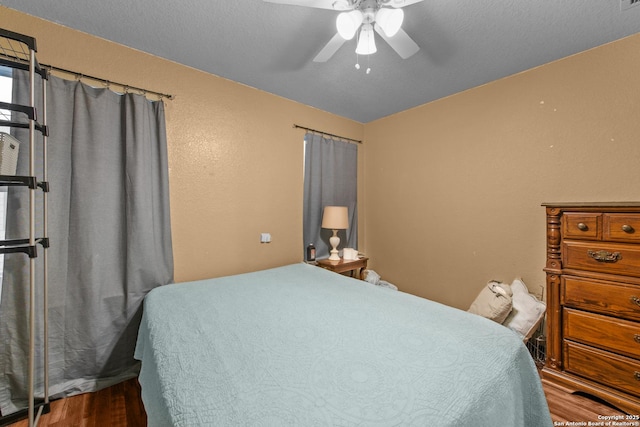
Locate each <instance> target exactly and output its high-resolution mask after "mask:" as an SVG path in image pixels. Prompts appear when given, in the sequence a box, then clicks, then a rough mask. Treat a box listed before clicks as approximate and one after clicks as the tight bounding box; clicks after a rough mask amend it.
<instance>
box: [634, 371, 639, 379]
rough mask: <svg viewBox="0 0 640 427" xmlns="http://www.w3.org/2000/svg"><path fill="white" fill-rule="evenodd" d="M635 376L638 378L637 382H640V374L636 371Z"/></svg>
mask: <svg viewBox="0 0 640 427" xmlns="http://www.w3.org/2000/svg"><path fill="white" fill-rule="evenodd" d="M633 376H634V377H635V378H636V380H638V381H640V372H638V371H636V372H635V373H634V374H633Z"/></svg>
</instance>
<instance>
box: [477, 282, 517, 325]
mask: <svg viewBox="0 0 640 427" xmlns="http://www.w3.org/2000/svg"><path fill="white" fill-rule="evenodd" d="M467 311H468V312H469V313H473V314H477V315H479V316H482V317H486V318H487V319H491V320H493V321H494V322H498V323H502V322H503V321H504V319H506V317H507V315H508V314H509V312H511V289H510V287H509V285H507V284H504V283H500V282H497V281H495V280H491V281H490V282H489V283H487V285H486V286H485V287H484V288H482V290H481V291H480V293H479V294H478V296H477V297H476V299H475V300H474V301H473V303H471V307H469V310H467Z"/></svg>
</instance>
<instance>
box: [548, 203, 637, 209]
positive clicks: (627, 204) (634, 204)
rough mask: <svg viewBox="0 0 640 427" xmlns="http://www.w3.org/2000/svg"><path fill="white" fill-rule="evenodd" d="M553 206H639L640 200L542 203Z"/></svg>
mask: <svg viewBox="0 0 640 427" xmlns="http://www.w3.org/2000/svg"><path fill="white" fill-rule="evenodd" d="M542 206H546V207H554V208H640V202H566V203H542Z"/></svg>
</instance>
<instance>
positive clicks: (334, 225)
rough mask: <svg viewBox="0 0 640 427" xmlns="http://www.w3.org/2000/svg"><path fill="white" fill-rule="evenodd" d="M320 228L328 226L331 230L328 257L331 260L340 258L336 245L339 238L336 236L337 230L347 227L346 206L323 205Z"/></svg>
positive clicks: (338, 242)
mask: <svg viewBox="0 0 640 427" xmlns="http://www.w3.org/2000/svg"><path fill="white" fill-rule="evenodd" d="M321 227H322V228H328V229H331V230H333V236H331V238H330V239H329V243H330V244H331V256H329V259H330V260H332V261H338V260H340V257H339V256H338V249H337V248H338V245H339V244H340V238H339V237H338V230H346V229H347V228H349V215H348V209H347V207H346V206H325V207H324V212H323V213H322V226H321Z"/></svg>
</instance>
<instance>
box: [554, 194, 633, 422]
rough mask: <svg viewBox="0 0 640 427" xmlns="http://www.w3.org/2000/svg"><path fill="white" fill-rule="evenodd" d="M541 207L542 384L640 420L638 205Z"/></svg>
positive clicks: (560, 204) (604, 204)
mask: <svg viewBox="0 0 640 427" xmlns="http://www.w3.org/2000/svg"><path fill="white" fill-rule="evenodd" d="M543 206H545V207H546V213H547V263H546V268H545V272H546V274H547V354H546V362H545V366H544V368H543V370H542V378H543V381H548V382H552V383H554V384H556V385H560V386H563V387H565V388H568V389H569V390H572V391H580V392H586V393H589V394H591V395H594V396H596V397H599V398H601V399H603V400H605V401H607V402H609V403H611V404H613V405H614V406H616V407H618V408H620V409H621V410H623V411H625V412H628V413H629V414H636V415H637V414H640V203H631V202H630V203H589V204H586V203H585V204H583V203H544V204H543Z"/></svg>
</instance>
